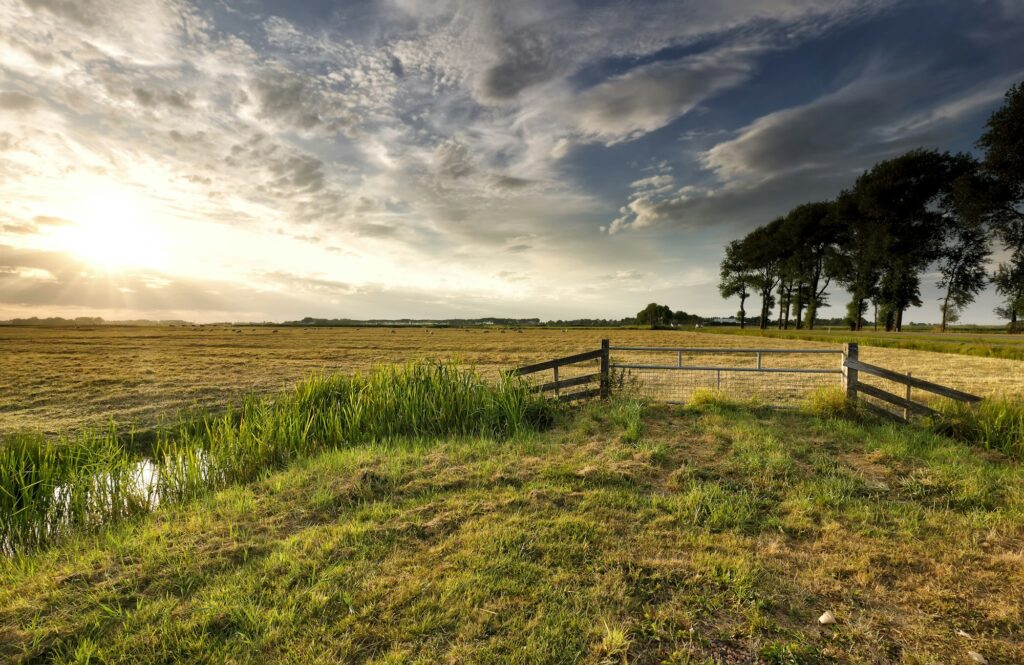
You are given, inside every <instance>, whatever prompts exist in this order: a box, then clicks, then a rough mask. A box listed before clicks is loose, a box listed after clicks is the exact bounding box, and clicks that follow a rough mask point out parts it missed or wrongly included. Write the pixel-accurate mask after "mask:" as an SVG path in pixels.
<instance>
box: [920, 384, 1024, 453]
mask: <svg viewBox="0 0 1024 665" xmlns="http://www.w3.org/2000/svg"><path fill="white" fill-rule="evenodd" d="M932 406H933V407H934V408H935V409H937V410H938V412H939V415H938V416H937V417H935V418H933V420H932V423H933V427H934V428H935V429H936V430H937V431H939V432H941V433H943V434H946V435H948V436H951V437H953V438H956V439H960V440H962V441H966V442H968V443H974V444H979V445H982V446H984V447H986V448H991V449H993V450H999V451H1001V452H1003V453H1005V454H1006V455H1007V456H1009V457H1013V458H1014V459H1018V460H1024V401H1022V400H1020V399H1013V398H1010V397H993V398H989V399H986V400H983V401H982V402H979V403H978V404H976V405H974V406H969V405H966V404H962V403H960V402H954V401H952V400H942V401H939V402H937V403H936V404H934V405H932Z"/></svg>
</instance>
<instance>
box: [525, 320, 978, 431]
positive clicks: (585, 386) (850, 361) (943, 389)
mask: <svg viewBox="0 0 1024 665" xmlns="http://www.w3.org/2000/svg"><path fill="white" fill-rule="evenodd" d="M610 351H633V352H635V351H644V352H671V353H672V354H675V356H676V363H674V364H616V365H612V364H611V363H610V359H609V358H610ZM712 352H713V353H726V354H737V353H739V354H743V353H748V354H756V366H753V367H740V366H737V367H718V366H704V365H702V364H696V365H695V364H683V354H684V353H687V354H690V353H693V354H699V353H712ZM769 353H805V354H806V353H817V354H822V353H826V354H827V353H837V351H833V350H830V349H729V348H723V349H677V348H660V347H658V348H654V347H611V346H610V344H609V342H608V340H606V339H603V340H601V348H599V349H594V350H593V351H584V352H583V353H577V354H575V355H571V356H565V357H563V358H554V359H553V360H545V361H544V362H540V363H536V364H533V365H526V366H524V367H518V368H516V369H514V370H512V373H513V374H515V375H518V376H526V375H529V374H536V373H538V372H545V371H548V370H550V371H551V372H552V377H551V378H552V380H551V381H548V382H546V383H542V384H538V385H536V386H534V390H536V391H539V392H546V393H547V392H550V393H554V397H555V398H556V399H558V400H561V401H573V400H578V399H586V398H591V397H600V398H606V397H608V396H609V394H610V391H611V381H610V369H611V368H620V369H644V370H668V371H691V372H693V371H701V372H707V371H717V372H718V382H719V384H720V383H721V372H723V371H725V372H758V373H761V372H764V373H804V374H808V373H810V374H814V373H816V374H841V375H842V381H843V386H844V387H845V389H846V395H847V397H848V398H849V399H851V400H854V401H856V400H860V401H861V402H862V403H863V404H864V405H865V406H866V407H867V408H868V409H870V410H871V411H873V412H875V413H877V414H878V415H881V416H884V417H887V418H892V419H897V420H903V421H909V420H910V418H911V416H913V415H924V416H927V415H935V414H936V411H935V410H934V409H932V408H930V407H928V406H927V405H925V404H921V403H919V402H915V401H914V400H913V392H912V390H913V389H914V388H916V389H918V390H919V391H922V390H923V391H925V392H928V393H932V394H935V395H939V396H941V397H947V398H949V399H953V400H957V401H960V402H967V403H968V404H977V403H978V402H980V401H981V399H982V398H980V397H978V396H977V395H971V394H970V393H965V392H963V391H960V390H956V389H954V388H950V387H948V386H943V385H939V384H937V383H932V382H931V381H925V380H924V379H918V378H916V377H914V376H912V375H911V374H909V373H907V374H900V373H899V372H894V371H892V370H889V369H885V368H884V367H878V366H877V365H870V364H868V363H865V362H861V361H860V359H859V358H858V346H857V344H855V343H850V344H846V345H844V347H843V350H842V351H841V352H839V353H841V354H842V356H841V363H840V369H839V370H835V369H808V368H768V367H764V366H763V365H762V363H761V359H762V355H763V354H769ZM594 360H599V361H600V367H599V370H598V371H597V372H592V373H587V374H580V375H576V376H571V377H567V378H562V377H561V376H560V375H559V369H561V368H566V367H571V366H573V365H578V364H580V363H592V361H594ZM862 372H863V373H864V374H868V375H871V376H876V377H878V378H881V379H886V380H888V381H893V382H895V383H897V384H900V385H901V386H903V387H904V390H903V391H902V392H903V394H902V395H895V394H893V393H891V392H887V391H885V390H882V389H881V388H878V387H877V386H873V385H871V384H868V383H864V382H863V381H861V380H860V374H861V373H862ZM572 388H576V389H577V390H574V391H572V392H565V390H566V389H572ZM579 388H582V389H579ZM865 396H866V397H871V398H874V399H876V400H879V401H881V402H885V403H886V404H889V405H892V406H895V407H897V408H898V409H900V410H901V414H897V413H894V412H892V411H890V410H888V409H885V408H883V407H881V406H879V405H878V404H876V403H874V402H870V401H867V400H865V399H864V397H865Z"/></svg>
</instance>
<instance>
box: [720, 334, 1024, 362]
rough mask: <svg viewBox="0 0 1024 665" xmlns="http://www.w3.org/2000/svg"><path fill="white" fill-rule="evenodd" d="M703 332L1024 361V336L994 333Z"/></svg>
mask: <svg viewBox="0 0 1024 665" xmlns="http://www.w3.org/2000/svg"><path fill="white" fill-rule="evenodd" d="M702 332H705V333H714V334H717V335H741V336H749V337H760V338H772V339H800V340H813V341H819V342H833V343H844V342H858V343H860V344H863V345H870V346H880V347H885V348H891V349H907V350H911V351H934V352H936V353H953V354H959V355H966V356H978V357H981V358H1004V359H1007V360H1024V335H1009V334H1006V333H1005V332H1004V333H997V332H992V331H984V332H979V331H955V330H951V331H949V332H945V333H943V332H936V331H934V330H931V329H928V330H915V329H905V330H904V331H903V332H900V333H894V332H885V331H880V332H875V331H873V330H863V331H860V332H851V331H849V330H843V329H839V328H831V329H828V328H826V329H820V328H819V329H815V330H779V329H777V328H770V329H768V330H759V329H757V328H744V329H740V328H736V327H734V326H730V327H724V326H723V327H720V328H714V327H712V328H704V329H702Z"/></svg>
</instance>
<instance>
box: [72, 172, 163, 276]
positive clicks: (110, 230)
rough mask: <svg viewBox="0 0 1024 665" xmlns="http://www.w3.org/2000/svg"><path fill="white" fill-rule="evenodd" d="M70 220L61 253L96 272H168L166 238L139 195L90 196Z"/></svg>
mask: <svg viewBox="0 0 1024 665" xmlns="http://www.w3.org/2000/svg"><path fill="white" fill-rule="evenodd" d="M68 217H69V219H70V221H71V222H72V223H71V224H69V225H68V226H66V227H64V228H63V229H61V230H60V231H59V232H58V234H57V235H58V237H59V244H60V245H61V249H63V250H64V251H67V252H68V253H71V254H74V255H75V256H78V257H79V258H81V259H83V260H84V261H86V262H87V263H89V264H90V265H91V266H93V267H94V268H97V269H100V270H105V271H109V272H119V271H124V270H128V269H150V270H165V269H166V268H167V261H168V253H167V240H168V239H167V236H166V234H165V233H163V232H162V229H161V228H160V227H159V226H158V224H157V223H156V222H155V220H154V219H153V215H152V212H151V211H150V210H149V209H148V206H147V205H146V201H145V200H143V199H142V198H141V197H140V196H139V195H137V194H136V193H134V192H132V191H123V190H116V191H115V190H112V189H111V190H103V191H99V192H96V193H93V194H90V195H88V196H86V197H84V198H83V199H82V200H81V201H80V206H79V207H77V209H76V210H74V211H72V212H71V213H70V214H69V215H68Z"/></svg>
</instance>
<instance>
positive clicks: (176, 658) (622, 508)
mask: <svg viewBox="0 0 1024 665" xmlns="http://www.w3.org/2000/svg"><path fill="white" fill-rule="evenodd" d="M1022 543H1024V472H1022V470H1021V467H1020V465H1019V464H1017V463H1012V462H1009V461H1007V460H1006V459H1004V458H1002V457H1001V456H1000V455H998V454H997V453H986V452H979V451H978V450H976V449H973V448H971V447H968V446H966V445H963V444H959V443H954V442H952V441H950V440H948V439H944V438H942V437H938V436H936V435H933V434H929V433H926V432H924V431H921V430H918V429H915V428H905V427H897V426H891V425H883V424H878V423H874V422H870V421H864V422H861V421H857V420H853V421H851V420H843V419H829V418H822V417H819V416H816V415H809V414H807V413H803V412H800V411H788V412H780V411H772V410H766V409H756V408H747V407H743V406H735V405H730V404H727V403H722V402H721V401H720V400H717V399H714V398H707V397H705V398H703V399H700V400H698V401H697V402H696V403H695V404H693V405H691V406H688V407H665V406H652V407H644V406H643V405H642V404H640V403H635V402H631V401H628V400H624V401H619V402H616V403H613V404H612V405H611V406H608V405H604V404H601V405H593V406H591V407H588V408H585V409H584V410H583V411H582V412H576V413H571V414H566V415H565V416H563V418H562V421H561V422H560V423H559V424H558V425H557V426H556V427H554V428H553V429H550V430H548V431H546V432H543V433H539V434H529V433H523V434H520V435H517V436H514V437H513V438H511V439H509V440H506V441H505V442H503V443H497V442H495V440H493V439H490V438H473V437H471V438H459V439H444V438H441V439H438V440H434V441H428V440H416V441H405V442H403V441H401V440H394V441H392V442H391V443H387V444H384V443H365V444H357V445H353V446H352V447H350V448H347V449H344V450H337V451H328V452H325V453H323V454H320V455H317V456H313V457H309V458H306V459H303V460H299V461H298V462H296V463H295V464H293V465H292V466H291V467H290V468H288V469H286V470H284V471H280V472H277V473H274V474H272V475H269V476H267V477H264V478H263V479H261V480H259V481H257V482H254V483H250V484H245V485H235V486H231V487H229V488H227V489H224V490H222V491H220V492H218V493H216V494H214V495H211V496H208V497H206V498H202V499H199V500H197V501H195V502H191V503H185V504H182V505H169V506H165V507H163V508H161V509H160V510H159V511H157V512H156V513H154V514H152V515H151V516H148V517H140V518H136V519H134V520H131V521H128V522H123V523H121V524H120V525H118V526H114V527H112V528H109V529H107V530H104V531H101V532H100V533H98V534H96V535H81V536H77V537H73V538H71V539H70V540H68V541H66V542H64V543H63V544H60V545H57V546H55V547H53V548H51V549H49V550H47V551H44V552H40V553H37V554H33V555H29V556H23V557H17V558H13V559H4V558H0V660H4V661H10V662H37V661H54V662H107V663H114V662H172V661H173V662H195V663H199V662H295V663H311V662H323V663H328V662H329V663H338V662H353V663H354V662H373V663H437V662H458V663H468V662H474V663H497V662H514V663H574V662H579V663H636V664H641V663H818V662H851V663H955V662H970V661H969V660H968V656H967V654H968V652H969V651H975V652H978V653H981V654H983V655H984V656H985V657H986V658H987V659H988V662H990V663H1015V662H1016V663H1019V662H1024V641H1022V640H1021V639H1020V638H1021V635H1022V634H1024V557H1022V554H1021V553H1022V551H1024V550H1022ZM826 610H827V611H830V612H832V613H833V614H834V615H835V617H836V619H837V622H836V623H835V624H833V625H830V626H821V625H819V624H818V621H817V619H818V617H819V616H820V615H821V614H822V613H823V612H825V611H826Z"/></svg>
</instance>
